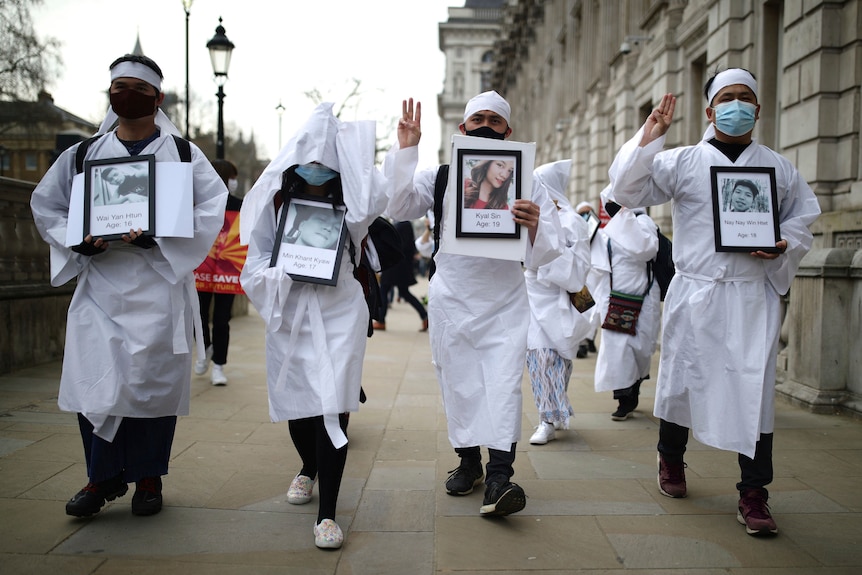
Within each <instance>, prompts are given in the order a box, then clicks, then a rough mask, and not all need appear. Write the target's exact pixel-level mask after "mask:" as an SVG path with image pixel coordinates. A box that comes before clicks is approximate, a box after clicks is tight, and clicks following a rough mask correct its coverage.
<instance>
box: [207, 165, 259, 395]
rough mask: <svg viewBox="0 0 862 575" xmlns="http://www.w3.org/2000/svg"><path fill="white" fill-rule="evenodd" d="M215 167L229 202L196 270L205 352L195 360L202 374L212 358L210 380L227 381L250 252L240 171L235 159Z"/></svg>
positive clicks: (223, 383) (217, 383) (217, 382)
mask: <svg viewBox="0 0 862 575" xmlns="http://www.w3.org/2000/svg"><path fill="white" fill-rule="evenodd" d="M212 165H213V168H215V171H216V172H218V175H219V176H220V177H221V179H222V181H223V182H224V184H225V187H226V188H227V191H228V195H227V205H226V207H225V212H224V225H222V228H221V231H220V232H219V235H218V237H217V238H216V241H215V243H213V246H212V248H210V251H209V254H207V258H206V259H205V260H204V261H203V263H202V264H201V265H200V266H198V269H196V270H195V288H196V289H197V291H198V299H199V301H200V306H201V327H202V330H201V331H202V336H203V341H204V349H205V355H204V357H200V358H198V360H197V361H196V362H195V373H196V374H198V375H203V374H205V373H206V372H207V369H209V363H210V360H212V362H213V370H212V376H211V381H212V384H213V385H226V384H227V382H228V378H227V375H225V373H224V366H225V365H226V364H227V350H228V346H229V345H230V318H231V310H232V309H233V302H234V296H236V295H237V294H240V295H241V294H243V293H244V292H243V291H242V286H241V285H240V283H239V275H240V272H241V271H242V266H243V264H245V256H246V253H247V252H248V248H247V247H246V246H243V245H240V243H239V210H240V208H241V207H242V198H240V197H239V196H238V195H237V185H238V183H237V182H238V181H237V177H238V175H239V172H238V171H237V169H236V166H235V165H234V163H233V162H229V161H227V160H214V161H213V162H212ZM210 306H212V331H210Z"/></svg>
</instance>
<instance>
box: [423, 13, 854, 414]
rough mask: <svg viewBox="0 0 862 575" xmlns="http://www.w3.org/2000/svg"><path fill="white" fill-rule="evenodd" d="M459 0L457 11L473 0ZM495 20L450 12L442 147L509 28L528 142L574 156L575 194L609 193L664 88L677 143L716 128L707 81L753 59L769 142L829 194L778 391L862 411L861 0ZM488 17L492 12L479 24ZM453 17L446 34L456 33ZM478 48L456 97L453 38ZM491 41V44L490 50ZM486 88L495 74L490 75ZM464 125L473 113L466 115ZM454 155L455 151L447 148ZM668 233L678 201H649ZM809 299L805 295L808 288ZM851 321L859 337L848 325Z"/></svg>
mask: <svg viewBox="0 0 862 575" xmlns="http://www.w3.org/2000/svg"><path fill="white" fill-rule="evenodd" d="M470 4H471V2H467V3H466V5H465V7H464V8H463V9H454V8H453V9H450V21H451V20H452V19H453V15H455V14H461V10H468V9H469V8H470ZM497 4H502V6H501V12H500V19H499V20H498V21H497V23H496V32H495V25H494V24H493V23H489V22H482V23H481V34H479V33H478V32H477V33H476V34H475V35H471V33H468V32H467V30H470V29H471V26H470V24H469V23H468V22H460V23H459V27H457V28H456V27H454V26H453V25H451V24H450V23H444V24H441V25H440V34H441V50H443V51H444V52H445V53H446V56H447V68H446V69H447V76H446V79H445V88H444V92H443V94H441V102H445V103H446V107H445V108H444V107H442V106H441V108H440V110H441V111H440V113H441V116H442V117H443V119H444V128H443V129H444V135H445V139H444V140H443V148H446V147H447V144H448V141H449V140H448V135H449V134H451V133H452V132H453V131H454V129H457V123H456V124H455V126H454V129H453V125H452V121H453V119H454V118H455V111H456V110H459V107H460V110H463V105H464V103H465V102H466V99H468V98H469V97H470V96H471V95H473V94H475V93H477V92H478V91H479V87H480V83H479V80H480V78H481V79H486V78H487V75H482V76H479V75H478V74H477V72H476V71H478V70H481V71H482V72H484V71H485V70H484V69H483V68H482V61H480V60H478V59H477V58H476V54H477V53H479V52H481V50H482V49H485V50H487V48H484V46H483V47H482V48H480V47H479V46H481V44H480V41H481V39H483V38H485V37H486V36H487V37H491V36H494V34H495V33H496V35H497V39H496V42H494V44H493V47H492V48H491V51H492V53H491V54H490V55H487V56H483V58H484V59H485V60H489V61H490V60H492V61H493V72H492V74H491V79H490V86H489V87H490V88H493V89H495V90H497V91H498V92H500V93H501V94H502V95H503V96H505V97H506V99H507V100H508V101H509V102H510V103H511V105H512V125H513V128H514V130H515V133H514V134H513V139H516V140H519V141H535V142H536V143H537V154H536V163H537V164H542V163H545V162H549V161H554V160H559V159H564V158H571V159H572V160H573V168H572V174H571V179H570V189H569V196H570V198H571V199H572V200H573V201H574V202H577V201H581V200H587V201H591V202H593V203H594V204H598V198H599V192H600V191H601V190H602V188H604V186H605V185H606V184H607V182H608V168H609V167H610V164H611V162H612V160H613V158H614V155H615V153H616V151H617V150H618V149H619V148H620V146H621V145H622V144H623V143H624V142H625V141H627V140H628V139H629V138H631V137H632V136H633V135H634V133H635V132H636V130H637V129H638V128H639V126H640V125H641V124H642V122H643V120H644V119H645V118H646V116H647V115H648V114H649V112H650V111H651V110H652V109H653V107H654V106H655V105H656V104H657V103H658V101H659V100H660V99H661V97H662V95H663V94H665V93H668V92H672V93H673V94H675V95H676V96H677V99H678V100H677V107H676V113H675V117H674V122H673V124H672V126H671V129H670V131H669V132H668V137H667V145H668V147H676V146H680V145H689V144H693V143H696V142H697V141H699V139H700V138H701V136H702V134H703V132H704V130H705V128H706V125H707V124H706V115H705V108H706V106H707V103H706V99H705V97H704V95H703V86H704V84H705V82H706V80H707V79H708V78H709V77H710V76H711V75H712V74H713V73H714V72H715V71H716V70H721V69H724V68H728V67H737V66H738V67H743V68H747V69H749V70H751V71H752V72H754V74H755V75H756V76H757V79H758V92H759V94H758V96H759V103H760V104H761V112H760V120H759V121H758V123H757V128H756V129H755V137H756V138H757V140H758V141H759V142H760V143H762V144H765V145H767V146H769V147H771V148H773V149H775V150H777V151H778V152H780V153H781V154H783V155H784V156H786V157H787V158H788V159H790V160H791V161H792V162H793V163H794V164H795V165H796V166H797V167H798V169H799V171H800V173H801V174H802V176H803V177H804V178H805V179H806V180H807V181H808V183H809V184H810V185H811V187H812V189H813V190H814V191H815V193H816V194H817V197H818V199H819V201H820V206H821V208H822V210H823V215H822V216H821V217H820V219H819V220H818V221H817V222H816V223H815V225H814V226H813V230H814V234H815V240H814V246H813V249H812V252H811V254H809V256H810V257H808V258H806V261H805V262H804V265H803V269H802V270H801V272H800V275H799V277H798V278H797V280H796V282H795V283H794V287H793V288H792V289H791V293H790V296H789V297H788V312H787V313H788V315H787V321H786V322H785V327H784V329H783V330H782V336H783V343H784V344H785V345H786V346H787V347H786V348H785V350H784V351H783V352H782V356H781V357H780V362H779V365H780V369H779V371H780V379H781V380H780V382H779V389H780V390H781V391H782V393H784V394H785V395H786V396H787V397H788V398H790V399H791V400H793V401H798V402H799V403H802V404H804V405H806V406H808V407H810V408H812V409H816V410H822V411H827V410H835V409H839V410H845V411H850V412H854V413H857V414H862V343H860V342H859V338H858V334H859V333H860V331H862V312H860V311H859V310H860V309H862V283H860V282H859V278H862V251H860V250H862V173H860V172H862V147H860V139H862V0H843V1H842V0H784V1H782V0H602V1H599V0H503V1H502V2H499V3H497ZM477 24H478V22H477ZM444 30H446V31H447V32H446V33H447V34H448V36H446V38H445V39H446V42H445V43H444ZM456 30H458V31H459V32H458V33H459V34H460V38H459V40H458V41H460V42H462V43H470V42H472V44H471V46H475V47H476V49H475V50H474V51H473V52H472V53H471V54H472V58H473V60H472V62H471V64H469V65H468V64H463V65H462V66H461V69H464V70H471V71H473V72H472V74H473V75H472V77H467V78H465V79H463V80H459V82H463V83H464V85H466V86H472V89H468V90H467V92H466V93H465V94H464V96H465V97H463V98H460V100H459V99H458V98H456V97H455V95H456V93H457V92H455V91H454V82H455V76H453V72H454V70H455V68H454V64H455V62H454V61H453V62H452V63H451V64H450V63H449V60H451V59H452V55H451V54H452V53H451V46H456V45H458V41H456V39H455V38H454V37H453V35H454V31H456ZM483 54H484V52H483ZM482 88H483V89H484V86H482ZM458 121H459V122H460V116H459V117H458ZM441 159H442V161H448V157H446V154H445V150H441ZM650 214H651V216H652V217H653V219H655V221H656V222H657V223H658V224H659V225H660V226H661V228H662V229H663V230H664V231H669V230H671V229H672V222H671V219H670V205H669V204H666V205H663V206H657V207H654V208H650ZM803 296H804V297H803ZM846 334H850V337H849V338H848V337H847V336H846Z"/></svg>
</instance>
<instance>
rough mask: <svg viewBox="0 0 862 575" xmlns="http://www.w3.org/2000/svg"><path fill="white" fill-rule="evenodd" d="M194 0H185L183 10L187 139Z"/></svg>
mask: <svg viewBox="0 0 862 575" xmlns="http://www.w3.org/2000/svg"><path fill="white" fill-rule="evenodd" d="M192 2H194V0H183V10H184V11H185V13H186V134H185V135H186V140H188V139H189V16H191V13H192Z"/></svg>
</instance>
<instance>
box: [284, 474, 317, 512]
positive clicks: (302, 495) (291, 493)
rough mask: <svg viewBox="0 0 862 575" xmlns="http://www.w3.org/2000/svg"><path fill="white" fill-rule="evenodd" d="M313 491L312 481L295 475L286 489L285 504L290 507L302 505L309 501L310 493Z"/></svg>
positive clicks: (309, 478)
mask: <svg viewBox="0 0 862 575" xmlns="http://www.w3.org/2000/svg"><path fill="white" fill-rule="evenodd" d="M312 489H314V479H312V478H311V477H306V476H305V475H297V476H296V477H294V478H293V481H291V482H290V487H289V488H288V489H287V502H288V503H290V504H292V505H303V504H304V503H308V502H309V501H311V491H312Z"/></svg>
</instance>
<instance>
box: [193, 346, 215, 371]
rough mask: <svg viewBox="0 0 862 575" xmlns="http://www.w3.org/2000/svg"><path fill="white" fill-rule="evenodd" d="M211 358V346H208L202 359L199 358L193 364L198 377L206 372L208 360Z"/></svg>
mask: <svg viewBox="0 0 862 575" xmlns="http://www.w3.org/2000/svg"><path fill="white" fill-rule="evenodd" d="M212 357H213V346H209V347H208V348H207V349H206V352H205V353H204V357H202V358H199V359H198V360H197V361H196V362H195V373H196V374H198V375H203V374H205V373H206V372H207V370H208V369H209V367H210V360H211V359H212Z"/></svg>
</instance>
